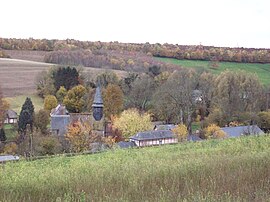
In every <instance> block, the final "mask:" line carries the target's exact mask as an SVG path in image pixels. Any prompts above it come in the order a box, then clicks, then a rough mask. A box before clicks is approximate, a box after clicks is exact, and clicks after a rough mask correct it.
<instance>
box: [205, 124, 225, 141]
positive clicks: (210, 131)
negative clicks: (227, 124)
mask: <svg viewBox="0 0 270 202" xmlns="http://www.w3.org/2000/svg"><path fill="white" fill-rule="evenodd" d="M226 136H227V134H226V133H225V132H223V131H222V130H221V129H220V127H219V126H217V125H216V124H211V125H210V126H208V127H207V128H205V129H204V138H205V139H221V138H225V137H226Z"/></svg>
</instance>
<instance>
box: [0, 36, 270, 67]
mask: <svg viewBox="0 0 270 202" xmlns="http://www.w3.org/2000/svg"><path fill="white" fill-rule="evenodd" d="M0 48H1V49H3V50H39V51H59V50H60V51H64V50H91V51H97V50H98V51H104V50H106V51H116V52H118V53H121V52H122V51H128V52H132V53H133V52H141V53H143V54H146V55H152V56H158V57H168V58H176V59H190V60H209V61H210V60H213V61H228V62H246V63H270V49H255V48H243V47H237V48H229V47H214V46H203V45H178V44H167V43H165V44H159V43H156V44H150V43H144V44H136V43H121V42H100V41H96V42H90V41H78V40H74V39H66V40H48V39H33V38H29V39H8V38H0ZM3 50H2V51H3Z"/></svg>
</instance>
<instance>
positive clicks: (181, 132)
mask: <svg viewBox="0 0 270 202" xmlns="http://www.w3.org/2000/svg"><path fill="white" fill-rule="evenodd" d="M172 132H173V133H174V134H175V135H176V136H177V138H178V140H179V141H184V140H186V139H187V135H188V130H187V127H186V126H185V125H184V124H179V125H177V126H176V127H175V128H174V129H172Z"/></svg>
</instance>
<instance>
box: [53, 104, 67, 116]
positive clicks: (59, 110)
mask: <svg viewBox="0 0 270 202" xmlns="http://www.w3.org/2000/svg"><path fill="white" fill-rule="evenodd" d="M67 114H68V111H67V109H66V107H65V106H64V105H62V104H59V105H57V107H56V108H54V109H52V112H51V116H54V115H67Z"/></svg>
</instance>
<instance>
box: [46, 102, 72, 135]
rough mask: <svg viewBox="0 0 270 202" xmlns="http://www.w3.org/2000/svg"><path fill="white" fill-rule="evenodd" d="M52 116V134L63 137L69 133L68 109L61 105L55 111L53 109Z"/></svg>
mask: <svg viewBox="0 0 270 202" xmlns="http://www.w3.org/2000/svg"><path fill="white" fill-rule="evenodd" d="M50 116H51V131H52V134H54V135H59V136H63V135H64V134H65V133H66V132H67V126H68V125H69V123H70V115H69V114H68V111H67V110H66V107H65V106H64V105H61V104H59V105H58V106H57V107H56V108H55V109H52V112H51V114H50Z"/></svg>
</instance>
